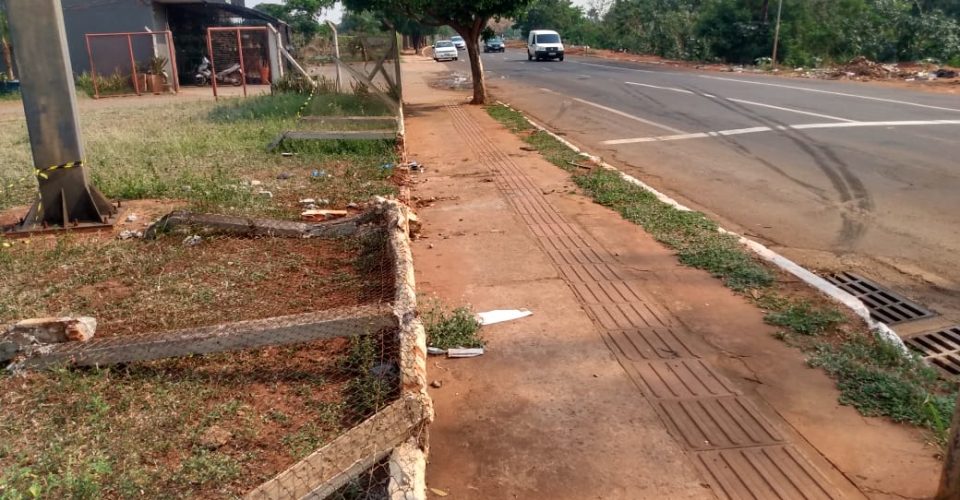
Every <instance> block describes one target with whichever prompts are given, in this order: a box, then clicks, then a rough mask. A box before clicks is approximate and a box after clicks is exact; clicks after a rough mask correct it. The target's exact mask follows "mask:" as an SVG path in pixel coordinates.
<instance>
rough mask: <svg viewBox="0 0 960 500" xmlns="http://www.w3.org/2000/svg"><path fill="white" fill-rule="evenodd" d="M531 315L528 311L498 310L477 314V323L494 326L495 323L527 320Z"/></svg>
mask: <svg viewBox="0 0 960 500" xmlns="http://www.w3.org/2000/svg"><path fill="white" fill-rule="evenodd" d="M531 314H533V313H532V312H530V311H528V310H526V309H497V310H494V311H487V312H482V313H477V321H479V322H480V324H481V325H492V324H495V323H503V322H504V321H513V320H515V319H520V318H526V317H527V316H530V315H531Z"/></svg>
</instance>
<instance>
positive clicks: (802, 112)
mask: <svg viewBox="0 0 960 500" xmlns="http://www.w3.org/2000/svg"><path fill="white" fill-rule="evenodd" d="M725 99H726V100H728V101H732V102H738V103H740V104H747V105H750V106H759V107H761V108H770V109H776V110H780V111H788V112H790V113H797V114H798V115H807V116H816V117H817V118H826V119H828V120H837V121H841V122H849V123H854V122H856V120H848V119H846V118H840V117H839V116H830V115H822V114H820V113H812V112H810V111H803V110H799V109H793V108H782V107H780V106H774V105H772V104H764V103H762V102H754V101H746V100H743V99H734V98H732V97H725Z"/></svg>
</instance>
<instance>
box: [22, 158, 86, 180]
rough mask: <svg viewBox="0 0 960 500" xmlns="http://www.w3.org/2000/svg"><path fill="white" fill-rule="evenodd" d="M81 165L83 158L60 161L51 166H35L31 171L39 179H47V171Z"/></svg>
mask: <svg viewBox="0 0 960 500" xmlns="http://www.w3.org/2000/svg"><path fill="white" fill-rule="evenodd" d="M82 166H83V160H77V161H71V162H67V163H61V164H59V165H53V166H51V167H47V168H44V169H39V168H37V169H34V171H33V173H34V175H36V176H37V177H39V178H41V179H49V178H50V176H48V175H47V172H52V171H54V170H58V169H67V168H75V167H82Z"/></svg>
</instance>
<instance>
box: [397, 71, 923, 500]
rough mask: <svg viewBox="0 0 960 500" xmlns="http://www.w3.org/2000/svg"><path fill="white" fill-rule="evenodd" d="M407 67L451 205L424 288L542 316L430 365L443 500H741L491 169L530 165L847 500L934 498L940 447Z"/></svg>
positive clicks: (427, 260) (417, 123)
mask: <svg viewBox="0 0 960 500" xmlns="http://www.w3.org/2000/svg"><path fill="white" fill-rule="evenodd" d="M404 70H405V82H406V92H407V96H408V97H407V99H408V101H409V107H408V108H407V109H408V111H407V117H408V122H407V133H408V135H407V141H408V145H409V148H410V151H409V154H410V158H411V159H417V160H418V161H420V162H421V163H423V164H425V165H426V166H427V168H426V171H425V173H424V174H422V176H421V177H420V178H418V184H417V185H416V186H415V188H414V191H415V194H416V195H418V196H420V197H421V198H424V199H430V198H437V200H438V201H435V202H433V203H430V204H429V206H425V207H423V208H422V209H421V210H420V216H421V220H422V221H423V223H424V230H423V234H424V238H422V239H421V240H418V241H416V242H415V244H414V254H415V259H416V262H417V271H418V276H417V279H418V284H419V287H420V290H421V294H422V295H427V294H434V295H436V296H438V297H439V298H440V299H442V300H444V301H445V302H448V303H452V304H457V305H459V304H464V303H467V304H471V305H472V306H473V307H474V308H475V309H476V310H480V311H482V310H488V309H498V308H528V309H530V310H532V311H533V312H534V314H533V316H532V317H530V318H525V319H521V320H518V321H514V322H511V323H505V324H502V325H495V326H492V327H485V328H484V329H483V333H484V335H485V338H486V339H487V341H488V345H487V351H486V354H485V355H484V356H483V357H480V358H476V359H469V360H448V359H442V358H431V359H430V360H429V364H428V369H429V370H430V377H431V379H433V380H437V381H440V382H442V385H441V387H440V388H436V389H432V390H431V395H432V396H433V398H434V400H435V405H436V411H437V420H436V422H435V424H434V425H433V427H432V428H431V456H430V462H429V465H428V475H427V482H428V485H429V486H430V487H431V488H433V489H434V490H436V491H434V490H431V491H433V493H434V495H435V496H437V497H440V496H443V494H448V495H449V497H450V498H511V497H512V498H711V497H714V496H719V497H723V496H724V492H723V491H721V490H722V488H719V489H718V488H716V487H712V486H711V482H712V479H711V477H709V473H707V472H705V470H706V469H704V467H703V466H702V464H703V463H704V462H703V461H702V460H703V456H704V455H703V453H702V452H698V451H696V450H693V451H691V450H690V449H689V447H688V446H685V445H684V444H683V443H682V442H681V440H680V439H677V437H676V436H677V434H676V431H677V429H676V428H675V427H671V426H668V425H665V424H664V420H661V419H659V418H658V417H657V415H658V413H657V411H656V409H655V408H653V407H652V406H653V402H652V400H651V397H652V396H650V393H649V392H648V391H645V390H644V389H643V388H642V387H641V390H639V391H638V390H637V389H638V387H639V386H636V385H633V383H631V378H630V376H628V373H627V371H626V369H625V368H626V367H627V366H630V365H629V364H624V363H623V361H622V360H620V362H618V360H619V358H617V357H615V355H614V353H613V352H612V351H611V350H610V348H608V344H606V343H605V342H604V339H605V337H602V336H601V331H600V330H599V326H598V325H597V324H596V323H595V322H593V321H591V320H590V317H589V316H588V315H587V312H586V311H585V309H584V306H583V305H582V304H581V303H580V302H579V301H578V299H577V295H575V294H574V293H573V291H572V290H571V288H570V287H569V286H568V285H567V283H566V282H565V281H564V280H563V279H562V272H563V269H559V270H558V268H557V267H555V266H554V265H553V264H552V263H551V260H550V259H549V258H548V255H547V252H546V251H545V249H544V247H543V246H541V244H539V243H538V240H537V238H536V237H535V235H534V234H532V233H531V231H530V229H528V227H527V226H526V224H524V219H523V216H522V215H521V214H518V213H517V212H516V211H514V209H512V208H511V202H510V201H509V200H510V197H507V196H505V195H504V193H503V192H502V191H501V190H499V189H497V182H496V181H495V178H496V177H497V175H498V172H497V171H491V169H490V168H489V166H488V165H489V162H490V161H491V160H490V159H491V158H498V160H497V161H499V162H500V163H499V164H505V163H504V162H508V163H513V164H515V165H516V166H517V168H518V169H519V170H520V171H522V172H524V173H525V174H526V176H528V177H529V178H530V179H531V181H532V182H533V186H528V187H525V188H523V189H524V190H529V191H530V192H534V193H535V194H536V193H539V194H538V195H542V196H543V197H545V198H546V200H548V201H549V203H550V204H552V206H554V207H556V209H557V210H558V211H559V213H560V214H561V215H562V216H564V217H565V218H566V219H567V220H570V221H572V222H571V224H572V225H573V227H574V228H575V229H576V231H578V232H582V233H583V234H585V235H588V236H589V237H590V238H592V239H593V240H595V241H597V242H599V244H600V246H601V247H602V248H603V249H604V250H605V251H606V252H608V253H609V254H610V255H613V256H615V258H616V261H617V265H619V266H621V267H622V268H623V269H627V270H629V272H631V273H632V275H633V276H637V278H635V280H636V281H635V282H636V283H637V286H640V287H641V288H642V289H643V290H644V293H648V294H650V295H651V296H653V297H655V298H656V299H657V302H658V303H659V306H661V307H663V308H664V309H665V310H667V311H669V313H670V314H671V315H673V316H674V317H676V318H678V320H679V322H680V324H681V325H682V328H684V329H685V330H687V331H689V332H690V335H691V339H692V340H691V343H692V344H696V345H698V346H702V347H701V348H702V349H703V350H704V352H705V353H706V354H704V356H703V360H704V362H706V363H709V364H710V366H712V367H714V369H716V371H717V372H718V373H719V374H721V375H722V376H725V377H727V378H728V379H729V380H730V381H732V384H733V385H734V386H735V393H738V394H742V395H744V397H748V398H749V399H750V400H751V401H752V402H753V404H755V405H756V406H757V407H758V408H759V410H760V411H761V413H763V414H765V415H767V416H768V417H769V418H770V419H771V421H773V422H775V424H773V425H775V426H776V428H777V429H778V430H779V432H781V433H782V434H783V436H785V438H784V439H786V440H787V441H788V442H789V443H792V445H793V446H795V447H796V448H797V449H798V450H801V451H802V454H803V455H804V456H805V457H806V458H807V459H809V460H810V463H812V464H813V466H814V467H815V468H816V469H818V470H819V471H820V472H821V473H822V474H823V475H824V477H825V478H826V480H827V481H828V482H829V483H830V484H831V485H832V486H833V487H834V488H835V490H834V491H833V492H832V493H831V495H833V496H836V497H852V498H856V497H858V496H860V495H862V496H865V497H869V498H925V497H929V496H931V495H932V494H933V492H934V490H935V488H936V484H937V480H938V477H939V471H940V467H941V464H940V462H939V461H938V459H937V454H938V451H939V450H938V448H936V447H935V446H933V445H931V444H929V443H928V439H927V436H925V435H924V434H923V433H921V432H920V431H918V430H916V429H914V428H911V427H907V426H903V425H897V424H894V423H892V422H890V421H888V420H885V419H880V418H866V417H863V416H861V415H860V414H859V413H857V411H856V410H854V409H853V408H850V407H847V406H843V405H840V404H839V403H838V396H839V393H838V391H837V390H836V388H835V384H834V382H833V381H832V380H831V379H830V378H829V377H828V376H827V375H826V374H824V373H823V372H822V371H820V370H816V369H811V368H809V367H808V366H807V365H806V363H805V361H804V357H803V355H802V353H800V352H799V351H797V350H795V349H792V348H790V347H788V346H787V345H786V344H784V343H782V342H780V341H779V340H777V339H776V338H775V337H774V333H775V332H776V329H775V328H773V327H771V326H769V325H766V324H764V322H763V314H762V312H761V311H760V310H758V309H757V308H756V307H754V306H753V305H751V304H749V303H748V302H747V301H745V300H743V299H742V298H740V297H738V296H736V295H734V294H733V293H732V292H730V291H729V290H728V289H726V288H724V287H723V286H722V284H721V283H720V282H719V281H718V280H716V279H714V278H712V277H711V276H709V275H708V274H706V273H704V272H702V271H697V270H693V269H690V268H686V267H683V266H681V265H680V264H679V263H678V262H677V260H676V258H675V256H674V255H672V253H671V252H670V251H668V250H666V249H665V248H664V247H662V246H661V245H660V244H658V243H656V242H655V241H653V240H652V239H651V238H650V237H649V236H648V235H646V234H645V233H644V232H643V231H642V230H641V229H639V228H638V227H637V226H635V225H633V224H631V223H628V222H626V221H623V220H622V219H621V218H620V217H618V216H617V215H616V214H614V213H613V212H610V211H608V210H606V209H604V208H602V207H600V206H599V205H595V204H593V203H592V202H591V201H590V200H589V199H588V198H586V197H584V196H582V195H580V194H578V193H577V191H576V188H575V187H574V186H573V184H572V182H571V181H570V179H569V177H568V176H567V175H566V174H564V173H563V172H561V171H560V170H559V169H557V168H556V167H554V166H552V165H550V164H549V163H547V162H546V161H545V160H543V159H542V158H540V157H539V155H537V154H536V153H532V152H529V151H527V150H526V148H525V144H524V143H523V142H521V141H520V140H519V139H518V138H517V137H516V136H514V135H513V134H512V133H510V132H509V131H507V130H506V129H504V128H503V127H502V126H500V125H499V124H497V123H496V122H495V121H493V120H492V119H491V118H490V117H488V116H487V115H486V113H485V112H484V110H483V109H482V108H475V107H468V106H464V109H463V110H462V111H459V110H457V111H452V110H451V109H450V108H447V107H446V106H445V105H447V104H451V103H456V104H461V103H463V102H465V100H466V99H467V97H468V95H467V94H466V93H463V92H460V93H458V92H453V91H439V90H437V89H433V88H430V87H429V86H428V85H427V83H426V82H427V81H428V80H431V79H433V78H436V77H438V75H440V74H441V73H442V72H443V67H442V65H438V64H435V63H433V62H432V61H429V60H426V59H421V58H413V57H410V58H407V60H406V64H405V65H404ZM457 109H459V108H457ZM457 114H464V115H465V116H466V118H458V119H459V120H461V122H462V121H463V120H467V121H472V122H473V123H476V126H477V131H478V132H477V133H478V134H480V133H482V134H483V135H485V136H486V139H484V140H483V141H480V140H479V139H476V138H475V137H469V136H464V135H462V134H461V135H457V133H456V132H455V125H456V123H457V120H458V119H454V117H453V116H455V115H457ZM480 131H482V132H480ZM478 144H479V145H478ZM477 148H480V149H479V150H478V149H477ZM478 151H482V152H483V154H480V153H478ZM511 196H513V195H511ZM742 452H743V453H747V452H746V451H742ZM698 460H700V461H698ZM754 466H755V467H756V465H754ZM707 468H708V469H709V467H707ZM714 484H715V483H714Z"/></svg>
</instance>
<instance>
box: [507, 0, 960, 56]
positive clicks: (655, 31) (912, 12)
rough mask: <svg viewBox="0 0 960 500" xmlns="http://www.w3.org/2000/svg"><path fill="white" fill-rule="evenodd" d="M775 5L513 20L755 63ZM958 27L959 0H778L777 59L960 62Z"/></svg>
mask: <svg viewBox="0 0 960 500" xmlns="http://www.w3.org/2000/svg"><path fill="white" fill-rule="evenodd" d="M777 5H778V4H777V1H776V0H752V1H744V0H621V1H616V2H603V1H601V2H593V3H591V8H589V9H586V10H584V9H581V8H580V7H577V6H575V5H574V4H573V2H571V1H570V0H535V1H534V2H533V3H532V4H531V6H530V8H529V9H528V10H527V11H526V12H525V13H524V14H523V15H521V16H519V17H518V18H517V20H516V24H515V27H516V28H519V29H520V31H521V33H522V34H524V35H525V34H526V33H527V32H529V31H530V30H531V29H535V28H543V27H550V28H551V29H556V30H559V31H560V32H561V33H562V34H563V35H564V37H565V40H567V41H569V43H572V44H577V45H589V46H591V47H594V48H605V49H611V50H625V51H629V52H632V53H636V54H652V55H657V56H661V57H667V58H672V59H687V60H699V61H723V62H727V63H740V64H744V63H746V64H754V63H757V62H760V61H762V58H769V57H770V56H771V53H772V49H773V38H774V31H775V25H776V17H777ZM958 30H960V2H958V1H956V0H886V1H877V0H783V11H782V26H781V28H780V45H779V51H778V52H779V57H778V59H780V61H783V62H784V63H786V64H787V65H788V66H804V67H816V66H819V65H822V64H824V63H831V62H846V61H849V60H850V59H851V58H854V57H857V56H865V57H867V58H869V59H871V60H874V61H882V62H894V61H919V60H923V59H928V58H932V59H936V60H938V61H939V62H940V63H942V64H949V65H951V66H960V38H958V37H957V36H956V33H957V32H958ZM758 60H760V61H758ZM768 62H769V60H768Z"/></svg>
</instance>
